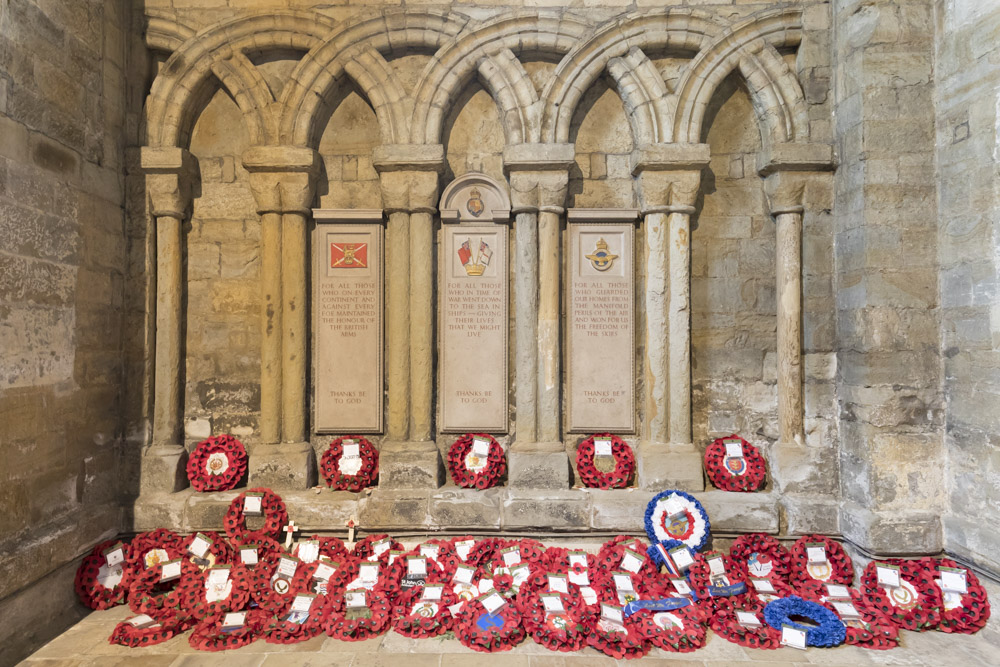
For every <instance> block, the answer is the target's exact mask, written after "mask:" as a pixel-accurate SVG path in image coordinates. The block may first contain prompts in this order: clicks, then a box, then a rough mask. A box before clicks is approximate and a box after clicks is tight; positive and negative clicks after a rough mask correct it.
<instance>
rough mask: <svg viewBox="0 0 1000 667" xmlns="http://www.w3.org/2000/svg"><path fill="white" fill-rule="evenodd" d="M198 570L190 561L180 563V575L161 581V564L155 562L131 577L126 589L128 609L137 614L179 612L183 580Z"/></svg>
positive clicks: (152, 614)
mask: <svg viewBox="0 0 1000 667" xmlns="http://www.w3.org/2000/svg"><path fill="white" fill-rule="evenodd" d="M197 571H198V568H197V566H195V565H192V564H191V563H187V562H184V563H181V576H180V577H179V578H177V579H174V580H171V581H168V582H161V581H160V577H162V576H163V566H162V565H160V564H159V563H157V564H156V565H154V566H153V567H148V568H146V569H145V570H143V571H142V572H139V573H136V574H135V576H133V577H132V582H131V584H130V585H129V590H128V606H129V609H131V610H132V611H134V612H135V613H137V614H148V615H150V616H153V617H162V616H163V615H165V614H170V613H173V612H178V613H179V612H180V609H181V603H182V601H183V599H184V581H185V579H186V578H187V577H190V576H193V575H194V573H195V572H197Z"/></svg>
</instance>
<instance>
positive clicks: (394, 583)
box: [375, 549, 447, 601]
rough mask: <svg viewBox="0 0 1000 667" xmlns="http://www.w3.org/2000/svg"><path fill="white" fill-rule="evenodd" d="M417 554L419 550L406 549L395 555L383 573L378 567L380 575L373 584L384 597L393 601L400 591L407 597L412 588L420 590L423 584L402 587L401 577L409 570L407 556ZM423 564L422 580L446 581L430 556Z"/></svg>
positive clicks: (432, 581)
mask: <svg viewBox="0 0 1000 667" xmlns="http://www.w3.org/2000/svg"><path fill="white" fill-rule="evenodd" d="M419 555H420V552H419V551H417V550H416V549H412V550H410V551H406V552H404V553H402V554H400V555H398V556H396V558H394V559H393V561H392V563H391V564H390V565H389V566H388V568H387V569H386V570H385V572H384V574H383V573H382V571H381V568H379V570H380V572H379V574H380V575H382V576H379V579H378V583H377V584H376V585H375V590H377V591H379V592H381V593H383V594H384V595H385V596H386V597H388V598H389V599H390V600H393V601H395V600H396V596H397V595H400V594H401V593H405V594H406V596H407V597H409V594H410V593H411V592H412V591H414V590H417V591H422V590H423V588H424V587H423V584H420V585H415V586H409V587H407V588H405V589H404V588H403V579H404V578H405V577H406V574H407V572H408V570H409V566H408V564H407V558H408V557H409V556H419ZM424 564H425V565H426V568H427V569H426V574H425V575H424V581H431V583H446V582H447V580H446V579H444V577H443V576H441V573H440V571H439V570H438V568H437V566H436V565H435V563H434V561H432V560H431V559H430V558H426V559H425V561H424Z"/></svg>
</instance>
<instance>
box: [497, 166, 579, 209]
mask: <svg viewBox="0 0 1000 667" xmlns="http://www.w3.org/2000/svg"><path fill="white" fill-rule="evenodd" d="M509 178H510V203H511V211H512V212H513V213H515V214H517V213H525V212H530V213H537V212H551V213H559V214H561V213H562V212H563V211H564V210H565V208H564V207H565V206H566V192H567V190H568V187H569V170H568V169H561V170H558V171H557V170H545V171H533V170H524V171H522V170H520V169H517V170H515V169H512V170H511V171H510V173H509Z"/></svg>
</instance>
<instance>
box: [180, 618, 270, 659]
mask: <svg viewBox="0 0 1000 667" xmlns="http://www.w3.org/2000/svg"><path fill="white" fill-rule="evenodd" d="M236 615H237V614H235V613H234V614H233V616H236ZM238 615H239V616H241V617H242V624H241V625H234V626H231V627H226V626H225V623H226V619H227V617H229V616H230V615H229V614H218V615H215V616H209V617H208V618H206V619H205V620H203V621H201V622H200V623H199V624H198V625H196V626H195V627H194V630H192V631H191V636H190V637H188V643H189V644H190V645H191V647H192V648H194V649H197V650H199V651H226V650H228V649H232V648H240V647H241V646H246V645H247V644H252V643H253V642H254V641H255V640H256V639H257V633H258V632H259V630H260V629H261V627H262V626H263V625H264V624H265V623H266V622H267V612H265V611H262V610H260V609H254V610H251V611H248V612H239V614H238Z"/></svg>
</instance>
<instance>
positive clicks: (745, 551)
mask: <svg viewBox="0 0 1000 667" xmlns="http://www.w3.org/2000/svg"><path fill="white" fill-rule="evenodd" d="M729 556H730V557H731V558H732V559H733V567H734V568H736V569H737V570H738V571H739V572H740V574H742V575H743V576H744V577H746V578H748V579H749V578H753V579H770V580H772V582H773V581H774V580H778V581H788V574H789V572H790V568H791V566H790V555H789V553H788V549H787V548H786V547H785V546H784V545H782V544H781V542H779V541H778V540H776V539H774V538H773V537H771V536H770V535H765V534H764V533H750V534H749V535H740V536H739V537H737V538H736V540H735V541H734V542H733V544H732V546H730V547H729Z"/></svg>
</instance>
